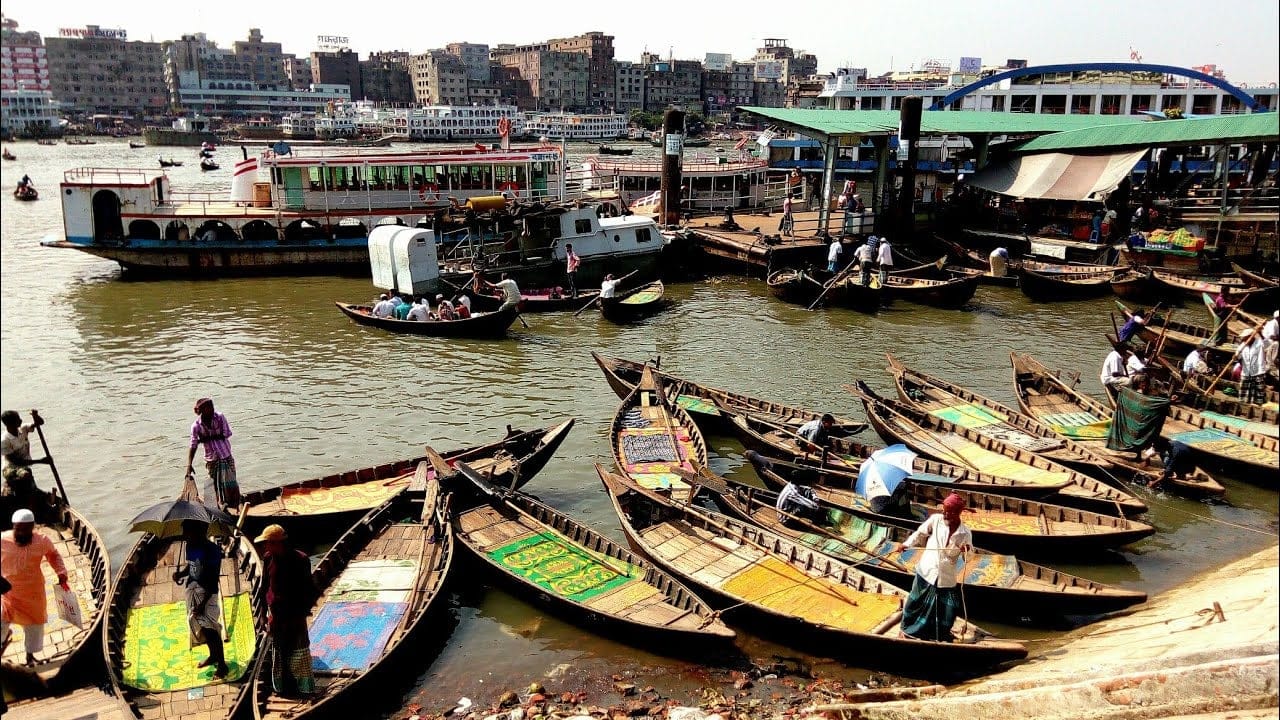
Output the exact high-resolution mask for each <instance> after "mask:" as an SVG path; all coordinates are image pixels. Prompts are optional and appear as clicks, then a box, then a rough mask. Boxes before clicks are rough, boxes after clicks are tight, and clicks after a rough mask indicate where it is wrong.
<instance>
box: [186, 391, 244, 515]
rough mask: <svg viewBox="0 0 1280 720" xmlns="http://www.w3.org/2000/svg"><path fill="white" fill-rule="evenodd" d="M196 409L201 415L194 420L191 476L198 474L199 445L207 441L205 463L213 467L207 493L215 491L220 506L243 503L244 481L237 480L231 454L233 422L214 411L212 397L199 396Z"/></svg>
mask: <svg viewBox="0 0 1280 720" xmlns="http://www.w3.org/2000/svg"><path fill="white" fill-rule="evenodd" d="M195 411H196V415H198V416H199V417H198V418H196V421H195V422H194V423H192V424H191V449H190V450H188V451H187V476H188V477H191V476H193V475H195V470H193V469H192V463H193V462H194V461H195V458H196V447H197V446H199V445H200V444H201V443H203V444H204V466H205V467H206V468H208V470H209V485H206V486H205V492H204V497H205V498H208V497H209V496H210V495H214V496H216V497H217V499H218V505H219V506H221V507H227V508H232V507H237V506H239V505H240V485H239V484H238V483H237V482H236V461H235V458H233V457H231V440H230V439H229V438H230V437H231V424H230V423H228V422H227V418H226V416H224V415H223V414H222V413H220V412H214V409H213V400H212V399H210V398H200V399H199V400H197V401H196V408H195ZM210 486H212V492H210V489H209V488H210Z"/></svg>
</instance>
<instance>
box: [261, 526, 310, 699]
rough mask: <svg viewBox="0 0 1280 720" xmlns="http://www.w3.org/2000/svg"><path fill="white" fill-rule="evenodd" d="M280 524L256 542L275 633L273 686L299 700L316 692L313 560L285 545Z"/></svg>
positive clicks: (265, 530)
mask: <svg viewBox="0 0 1280 720" xmlns="http://www.w3.org/2000/svg"><path fill="white" fill-rule="evenodd" d="M287 537H288V536H287V535H286V534H285V531H284V528H283V527H281V526H279V525H268V526H267V527H265V528H263V530H262V534H261V535H259V536H258V537H257V538H256V539H254V542H255V543H257V544H259V545H260V546H261V547H262V560H263V563H264V568H263V574H264V575H265V577H266V581H267V628H268V631H269V632H270V634H271V685H272V687H273V688H274V689H275V692H276V694H277V695H282V696H285V697H296V696H299V695H302V696H305V695H311V694H313V693H315V691H316V680H315V675H314V674H313V671H312V668H311V638H310V636H309V635H308V633H307V614H308V613H309V612H311V605H312V604H313V603H314V602H315V599H316V588H315V584H314V583H313V582H312V581H311V561H310V560H308V559H307V556H306V554H305V553H303V552H302V551H301V550H295V549H294V548H291V547H289V546H288V545H286V544H285V540H286V538H287Z"/></svg>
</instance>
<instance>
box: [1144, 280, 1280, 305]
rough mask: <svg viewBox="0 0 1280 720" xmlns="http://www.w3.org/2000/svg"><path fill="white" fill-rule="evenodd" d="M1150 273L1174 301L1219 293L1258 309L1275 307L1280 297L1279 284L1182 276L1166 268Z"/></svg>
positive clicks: (1232, 302)
mask: <svg viewBox="0 0 1280 720" xmlns="http://www.w3.org/2000/svg"><path fill="white" fill-rule="evenodd" d="M1151 276H1152V277H1153V278H1154V279H1155V281H1156V282H1157V283H1159V285H1160V287H1161V289H1162V291H1163V292H1164V293H1165V296H1166V297H1168V298H1169V299H1171V300H1187V299H1189V298H1193V299H1199V298H1200V296H1201V294H1203V293H1209V294H1210V295H1217V294H1218V293H1219V292H1221V293H1222V294H1223V296H1224V297H1225V298H1226V299H1227V301H1228V302H1230V303H1231V304H1232V305H1236V304H1239V303H1245V304H1247V305H1248V306H1249V307H1251V308H1254V309H1255V310H1258V311H1263V310H1272V309H1274V308H1275V304H1276V300H1277V299H1280V286H1276V285H1266V284H1262V285H1255V284H1253V283H1250V282H1246V281H1245V279H1244V278H1240V277H1236V276H1234V275H1214V276H1200V275H1180V274H1178V273H1172V272H1168V271H1166V270H1152V271H1151Z"/></svg>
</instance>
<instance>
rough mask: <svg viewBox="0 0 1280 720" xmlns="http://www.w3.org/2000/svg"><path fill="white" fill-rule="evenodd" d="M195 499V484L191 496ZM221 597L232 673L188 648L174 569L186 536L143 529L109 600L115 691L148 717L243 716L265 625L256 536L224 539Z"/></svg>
mask: <svg viewBox="0 0 1280 720" xmlns="http://www.w3.org/2000/svg"><path fill="white" fill-rule="evenodd" d="M191 497H194V485H193V484H190V483H189V488H188V490H184V498H186V499H190V498H191ZM219 543H220V544H221V545H222V550H223V553H224V555H225V557H224V559H223V561H222V571H221V576H222V579H221V583H220V585H219V590H220V596H221V597H220V602H221V609H222V613H221V617H222V624H223V628H224V637H225V638H226V643H225V646H224V652H225V654H226V659H227V665H228V667H229V668H230V670H231V672H230V673H229V674H228V675H227V677H226V678H223V679H218V678H214V677H213V668H212V667H207V668H198V667H196V664H197V663H198V662H199V661H200V660H201V659H202V658H203V657H204V654H205V653H204V651H201V652H200V654H199V655H197V654H196V652H195V651H194V650H191V649H189V648H188V643H187V637H188V635H189V629H188V627H187V619H186V601H185V590H184V588H183V587H182V586H179V585H178V584H177V583H175V582H174V581H173V574H174V572H176V571H177V570H178V568H179V566H180V565H184V564H185V557H184V555H183V553H184V543H183V540H182V538H180V537H178V538H158V537H156V536H154V535H151V534H149V533H148V534H144V535H143V536H142V538H141V539H139V540H138V542H137V544H136V545H134V546H133V549H132V550H130V551H129V554H128V556H127V557H126V558H125V561H124V566H123V567H122V568H121V570H120V577H119V579H117V580H116V583H115V585H114V586H112V588H111V593H110V594H109V595H108V597H107V615H106V621H105V623H104V626H103V643H104V648H105V651H106V658H107V668H108V670H109V673H110V675H111V685H112V688H113V689H114V690H115V694H116V695H117V696H118V697H119V698H120V700H121V702H122V704H123V705H124V706H125V707H126V708H128V711H129V712H131V713H133V715H134V716H136V717H138V718H141V719H142V720H152V719H153V718H154V719H156V720H159V719H160V718H163V719H164V720H219V719H226V720H230V719H231V718H234V717H236V715H237V714H238V713H239V711H240V710H241V706H242V705H243V703H244V702H245V700H246V699H247V698H248V696H249V694H250V693H249V689H250V687H251V685H252V680H253V673H252V670H253V664H254V658H255V657H256V655H257V653H258V650H259V649H261V646H262V645H263V639H264V637H263V633H264V632H265V630H266V620H267V607H266V588H265V586H264V585H263V577H262V561H261V560H260V559H259V557H258V552H257V551H256V550H255V549H254V547H253V545H252V544H251V543H250V542H249V539H248V538H247V537H245V536H244V535H240V534H238V533H237V534H236V535H235V536H234V537H233V538H223V539H221V540H220V541H219Z"/></svg>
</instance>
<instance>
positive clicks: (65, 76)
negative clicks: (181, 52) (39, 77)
mask: <svg viewBox="0 0 1280 720" xmlns="http://www.w3.org/2000/svg"><path fill="white" fill-rule="evenodd" d="M125 37H126V35H125V33H124V31H123V30H114V29H110V28H106V29H103V28H99V27H98V26H97V25H89V26H86V27H85V28H83V29H79V28H77V30H76V33H75V35H74V36H72V37H56V38H54V37H51V38H45V51H46V54H47V56H48V61H49V89H50V91H52V93H53V97H54V99H55V100H57V101H58V102H60V103H61V104H62V108H63V110H64V111H75V112H100V113H117V114H132V113H160V112H164V111H165V109H166V108H167V107H168V104H169V93H168V87H167V85H166V84H165V77H164V69H165V51H164V46H163V44H161V43H158V42H142V41H136V40H135V41H129V40H126V39H125Z"/></svg>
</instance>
